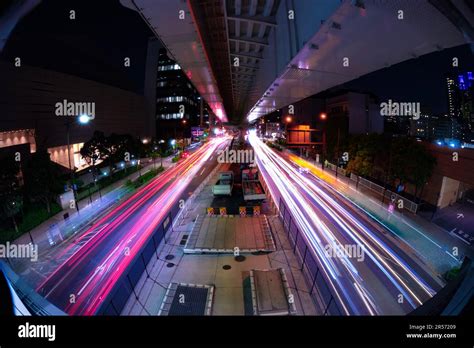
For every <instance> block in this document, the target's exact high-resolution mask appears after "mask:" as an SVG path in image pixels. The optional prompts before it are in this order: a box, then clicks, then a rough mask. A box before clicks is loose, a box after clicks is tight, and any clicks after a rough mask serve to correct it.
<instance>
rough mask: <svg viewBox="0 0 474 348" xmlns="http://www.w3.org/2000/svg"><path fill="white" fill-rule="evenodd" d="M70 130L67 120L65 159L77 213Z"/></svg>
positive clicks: (69, 122)
mask: <svg viewBox="0 0 474 348" xmlns="http://www.w3.org/2000/svg"><path fill="white" fill-rule="evenodd" d="M70 128H71V121H70V120H68V121H67V122H66V138H67V158H68V162H69V174H70V176H71V187H72V194H73V196H74V205H75V207H76V210H77V211H78V212H79V203H78V201H77V193H76V187H75V184H74V170H72V166H71V143H70V139H69V131H70Z"/></svg>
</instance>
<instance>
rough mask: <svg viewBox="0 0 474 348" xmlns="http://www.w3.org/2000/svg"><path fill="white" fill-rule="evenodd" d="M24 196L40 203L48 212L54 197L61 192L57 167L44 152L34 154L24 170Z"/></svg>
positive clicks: (61, 186) (62, 185) (61, 181)
mask: <svg viewBox="0 0 474 348" xmlns="http://www.w3.org/2000/svg"><path fill="white" fill-rule="evenodd" d="M24 178H25V186H24V189H25V194H26V196H27V197H29V198H30V199H31V200H33V201H41V202H43V203H44V204H45V205H46V209H47V210H48V212H49V211H50V207H51V203H52V202H53V201H54V199H55V198H56V196H57V195H58V194H60V193H62V192H63V190H64V181H63V180H62V179H61V171H60V169H59V167H58V166H57V165H56V164H55V163H53V162H52V161H51V159H50V155H49V153H47V152H46V151H41V152H36V153H34V154H32V155H31V158H30V160H29V161H28V162H27V164H26V166H25V168H24Z"/></svg>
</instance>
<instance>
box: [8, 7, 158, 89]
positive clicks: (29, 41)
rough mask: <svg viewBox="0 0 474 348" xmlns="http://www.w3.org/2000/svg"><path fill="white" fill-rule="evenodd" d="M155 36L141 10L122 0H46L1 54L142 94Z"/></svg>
mask: <svg viewBox="0 0 474 348" xmlns="http://www.w3.org/2000/svg"><path fill="white" fill-rule="evenodd" d="M70 10H75V11H76V19H75V20H70V19H69V11H70ZM151 36H153V33H152V32H151V30H150V29H149V28H148V26H147V25H146V24H145V22H144V21H143V20H142V19H141V17H140V16H139V14H138V13H137V12H135V11H133V10H130V9H128V8H126V7H123V6H122V5H121V4H120V2H119V1H118V0H68V1H64V0H49V1H48V0H46V1H45V0H43V1H42V3H41V4H40V5H38V7H36V8H35V9H34V10H33V11H32V12H30V13H29V14H28V15H27V16H25V17H24V18H23V19H22V20H21V21H20V22H19V23H18V25H17V27H16V28H15V29H14V31H13V34H12V35H11V37H10V38H9V40H8V42H7V45H6V47H5V49H4V51H3V52H2V55H1V56H0V57H1V58H2V59H3V60H10V59H11V60H13V58H14V57H21V58H22V62H23V63H24V64H27V65H31V66H37V67H42V68H46V69H51V70H56V71H60V72H64V73H68V74H71V75H76V76H79V77H83V78H87V79H91V80H95V81H98V82H103V83H108V84H111V85H114V86H117V87H120V88H123V89H127V90H131V91H135V92H137V93H143V83H144V74H145V61H146V52H147V44H148V38H149V37H151ZM124 57H130V60H131V66H130V67H129V68H126V67H124V65H123V60H124Z"/></svg>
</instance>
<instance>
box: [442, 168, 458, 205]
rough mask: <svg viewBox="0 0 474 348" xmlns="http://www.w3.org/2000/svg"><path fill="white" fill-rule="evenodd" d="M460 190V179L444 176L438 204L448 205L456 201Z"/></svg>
mask: <svg viewBox="0 0 474 348" xmlns="http://www.w3.org/2000/svg"><path fill="white" fill-rule="evenodd" d="M458 192H459V181H457V180H453V179H451V178H448V177H446V176H445V177H443V182H442V184H441V189H440V194H439V199H438V204H437V206H438V207H439V208H444V207H447V206H448V205H451V204H453V203H455V202H456V200H457V197H458Z"/></svg>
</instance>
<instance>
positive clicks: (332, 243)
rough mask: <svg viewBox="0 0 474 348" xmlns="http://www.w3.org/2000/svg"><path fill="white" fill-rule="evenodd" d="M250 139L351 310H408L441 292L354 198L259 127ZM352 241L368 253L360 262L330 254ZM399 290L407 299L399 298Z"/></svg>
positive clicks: (341, 300) (269, 180)
mask: <svg viewBox="0 0 474 348" xmlns="http://www.w3.org/2000/svg"><path fill="white" fill-rule="evenodd" d="M249 140H250V143H251V145H252V146H253V148H254V151H255V154H256V157H257V164H258V165H259V167H260V168H261V172H262V175H263V176H264V178H265V180H266V181H267V183H269V185H268V186H269V187H270V193H271V195H272V197H273V199H274V200H275V202H277V203H278V202H279V198H280V197H281V198H282V199H283V201H284V202H285V204H286V205H287V206H288V209H289V211H290V212H291V215H292V217H293V219H294V221H295V223H296V225H297V226H298V228H299V229H300V231H301V232H302V235H303V237H304V239H305V241H306V245H307V246H308V247H309V248H310V250H311V251H312V252H313V255H314V256H315V257H316V258H317V260H318V262H319V264H320V266H321V270H322V271H323V273H324V274H325V278H326V280H327V282H328V284H329V286H330V288H331V289H332V293H333V295H334V296H335V297H336V298H337V299H338V302H339V303H340V305H341V306H342V307H343V311H344V312H345V313H346V314H365V315H374V314H403V313H406V312H409V311H410V310H412V309H414V308H416V307H418V306H419V305H420V304H422V303H423V302H425V301H426V300H427V299H429V298H430V297H432V296H433V295H434V294H435V290H433V287H432V286H430V285H429V284H428V283H427V282H426V281H425V280H424V279H423V277H422V276H421V275H420V272H422V271H421V270H420V269H417V270H415V269H414V267H413V264H412V265H409V264H408V263H407V261H406V260H404V259H403V258H402V257H401V256H400V255H399V254H398V253H399V251H395V249H396V247H395V246H389V245H388V243H387V240H386V238H385V240H384V239H383V238H381V237H380V235H382V233H381V232H380V231H379V230H378V229H381V228H382V226H379V227H378V228H377V229H375V228H368V227H367V225H368V223H367V221H365V223H364V221H363V220H364V219H363V218H362V217H361V215H360V214H361V212H360V211H358V210H357V209H355V207H351V206H350V204H351V202H349V201H346V202H342V203H341V202H340V201H341V197H337V198H338V199H335V198H333V197H332V196H331V195H329V194H328V193H326V192H325V191H324V190H323V189H322V187H320V186H319V185H320V183H317V182H315V180H314V178H313V177H311V176H306V175H304V174H302V173H301V172H300V171H299V170H298V168H297V167H295V166H294V165H293V164H291V163H290V162H289V161H287V160H285V159H283V158H282V156H281V155H279V154H277V153H276V152H274V151H273V150H271V149H270V148H269V147H268V146H266V145H265V144H264V143H263V142H262V141H261V140H260V139H258V137H257V136H256V134H255V133H254V132H251V133H250V135H249ZM372 229H373V230H372ZM348 244H349V245H354V246H356V247H357V248H360V250H362V251H363V255H364V256H366V257H367V258H366V259H365V260H364V261H363V262H357V260H356V259H355V258H354V257H349V256H348V255H345V254H343V255H338V257H331V256H330V255H328V253H327V250H328V249H327V248H328V247H330V248H332V250H341V248H343V247H344V246H345V245H348ZM338 248H339V249H338ZM423 273H424V272H423ZM432 283H434V282H432ZM399 295H401V296H402V303H398V299H399Z"/></svg>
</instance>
